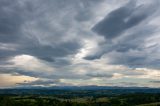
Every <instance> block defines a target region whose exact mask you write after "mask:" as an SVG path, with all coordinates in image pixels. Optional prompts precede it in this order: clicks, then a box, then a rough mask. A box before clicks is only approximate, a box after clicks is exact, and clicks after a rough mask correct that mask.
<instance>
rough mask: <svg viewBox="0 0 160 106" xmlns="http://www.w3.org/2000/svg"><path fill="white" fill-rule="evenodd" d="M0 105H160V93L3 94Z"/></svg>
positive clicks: (0, 97)
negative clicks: (98, 95) (104, 94)
mask: <svg viewBox="0 0 160 106" xmlns="http://www.w3.org/2000/svg"><path fill="white" fill-rule="evenodd" d="M0 106H160V94H140V93H135V94H121V95H117V96H108V97H105V96H102V97H96V96H84V97H80V96H79V95H76V96H75V95H74V96H71V95H69V94H68V98H66V97H65V98H64V97H63V96H62V97H57V96H56V95H50V96H47V95H46V96H45V95H43V96H42V95H1V96H0Z"/></svg>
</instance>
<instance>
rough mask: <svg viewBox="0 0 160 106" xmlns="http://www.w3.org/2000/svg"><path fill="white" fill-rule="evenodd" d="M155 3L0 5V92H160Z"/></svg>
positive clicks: (99, 0) (13, 1) (100, 0)
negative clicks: (17, 89)
mask: <svg viewBox="0 0 160 106" xmlns="http://www.w3.org/2000/svg"><path fill="white" fill-rule="evenodd" d="M159 5H160V0H0V88H12V87H37V86H42V87H51V86H90V85H96V86H121V87H133V86H134V87H135V86H136V87H160V6H159Z"/></svg>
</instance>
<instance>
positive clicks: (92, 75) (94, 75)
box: [86, 73, 113, 78]
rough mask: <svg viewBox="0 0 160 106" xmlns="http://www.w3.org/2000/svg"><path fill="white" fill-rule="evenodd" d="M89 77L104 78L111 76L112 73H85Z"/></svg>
mask: <svg viewBox="0 0 160 106" xmlns="http://www.w3.org/2000/svg"><path fill="white" fill-rule="evenodd" d="M86 75H87V76H89V77H104V78H112V77H113V75H112V74H104V73H88V74H86Z"/></svg>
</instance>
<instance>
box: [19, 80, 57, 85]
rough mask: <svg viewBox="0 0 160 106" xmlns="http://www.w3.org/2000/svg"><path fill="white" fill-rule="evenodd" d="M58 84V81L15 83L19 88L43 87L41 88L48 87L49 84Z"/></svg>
mask: <svg viewBox="0 0 160 106" xmlns="http://www.w3.org/2000/svg"><path fill="white" fill-rule="evenodd" d="M57 83H59V80H36V81H32V82H28V81H24V82H23V83H17V85H20V86H27V85H29V86H34V85H36V86H37V85H43V86H49V85H51V84H57Z"/></svg>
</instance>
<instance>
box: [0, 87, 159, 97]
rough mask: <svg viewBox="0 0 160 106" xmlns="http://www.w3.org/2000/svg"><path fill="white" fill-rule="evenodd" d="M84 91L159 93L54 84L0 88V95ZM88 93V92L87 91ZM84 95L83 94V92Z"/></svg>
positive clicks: (152, 90)
mask: <svg viewBox="0 0 160 106" xmlns="http://www.w3.org/2000/svg"><path fill="white" fill-rule="evenodd" d="M83 91H86V92H89V91H90V92H92V93H94V92H98V94H106V95H113V94H127V93H160V88H148V87H117V86H114V87H113V86H112V87H111V86H54V87H17V88H7V89H0V95H4V94H14V95H19V94H24V95H25V94H38V95H55V94H56V95H58V94H64V92H65V93H69V92H72V93H73V94H75V95H76V94H77V93H78V94H77V95H79V94H81V93H84V92H83ZM87 94H89V93H87ZM84 95H85V94H84Z"/></svg>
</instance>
